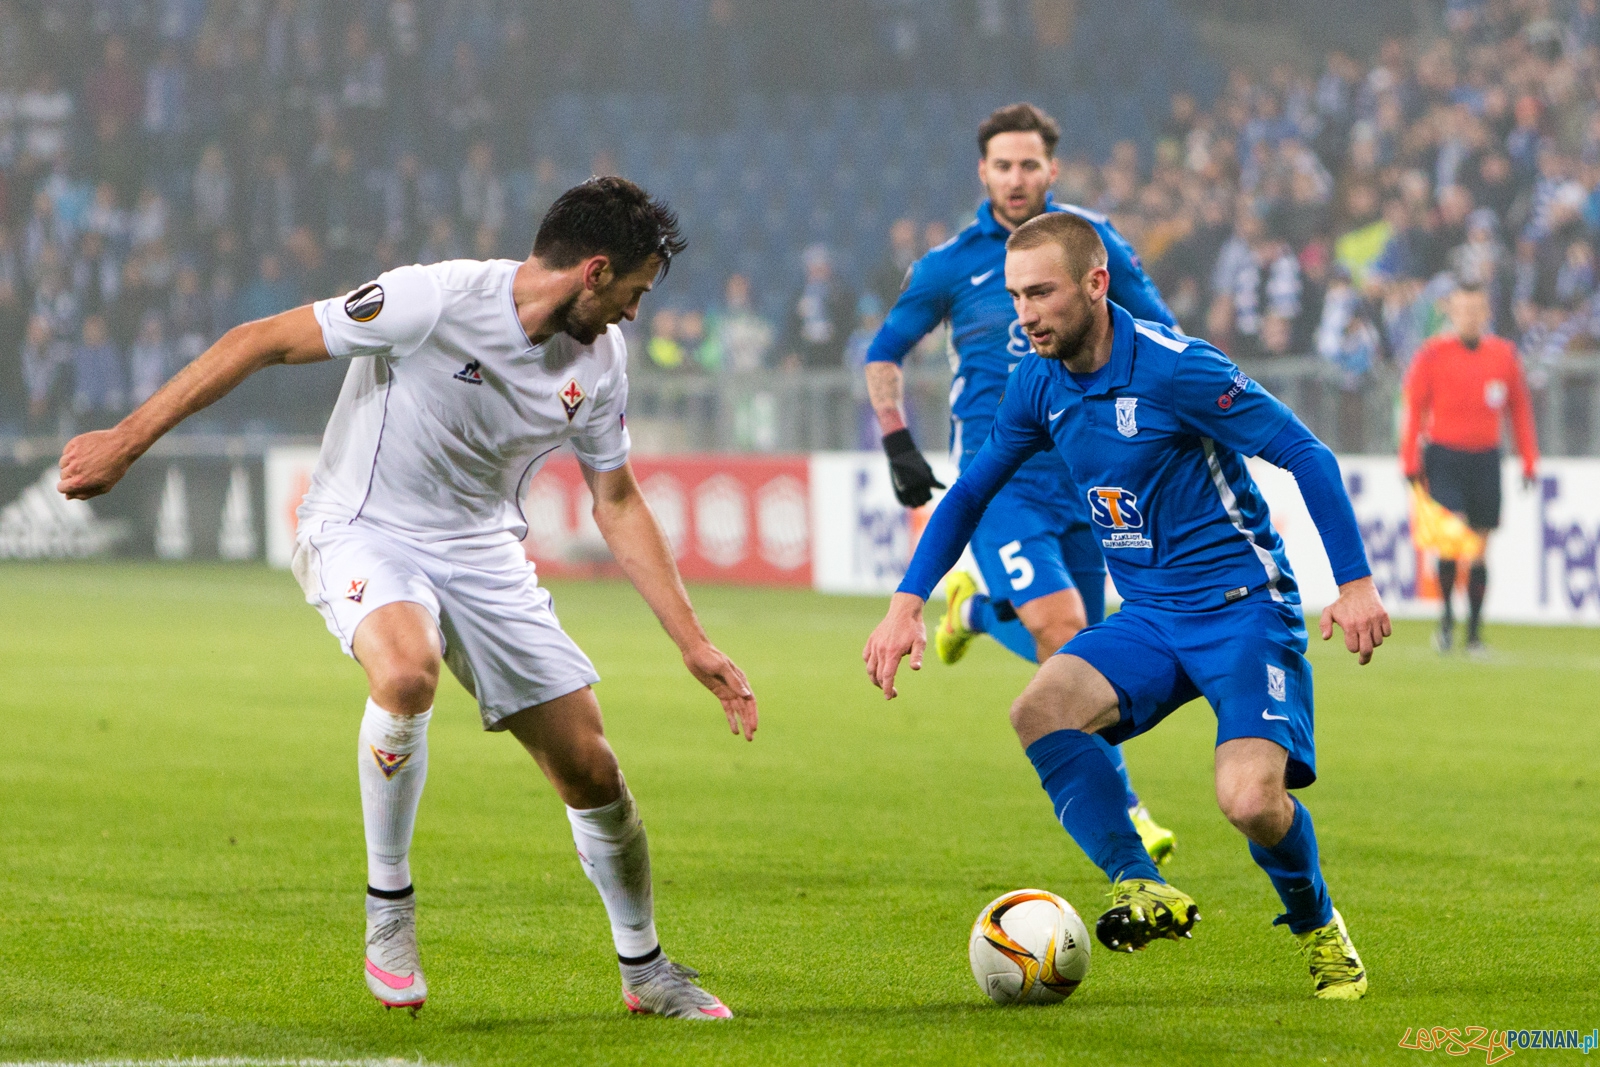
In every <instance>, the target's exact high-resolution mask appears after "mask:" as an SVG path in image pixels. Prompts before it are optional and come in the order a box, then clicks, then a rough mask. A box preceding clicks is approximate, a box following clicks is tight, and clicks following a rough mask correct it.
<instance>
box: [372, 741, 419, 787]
mask: <svg viewBox="0 0 1600 1067" xmlns="http://www.w3.org/2000/svg"><path fill="white" fill-rule="evenodd" d="M367 747H368V748H370V749H371V750H372V758H373V759H375V760H377V761H378V770H380V771H382V772H383V776H384V778H386V779H387V778H393V777H394V776H395V772H397V771H398V770H399V769H400V768H401V767H404V766H405V765H406V760H408V759H410V758H411V753H409V752H407V753H406V754H405V755H403V756H402V755H396V754H395V753H393V752H385V751H384V750H383V749H381V748H379V747H378V746H377V745H368V746H367Z"/></svg>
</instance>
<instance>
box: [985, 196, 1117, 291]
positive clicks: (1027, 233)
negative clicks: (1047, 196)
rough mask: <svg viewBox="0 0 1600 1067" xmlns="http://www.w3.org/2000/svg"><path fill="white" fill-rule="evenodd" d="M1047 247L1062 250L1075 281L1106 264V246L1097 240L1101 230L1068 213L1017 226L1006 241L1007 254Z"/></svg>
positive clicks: (1051, 213)
mask: <svg viewBox="0 0 1600 1067" xmlns="http://www.w3.org/2000/svg"><path fill="white" fill-rule="evenodd" d="M1046 244H1055V245H1058V246H1059V247H1060V248H1061V254H1062V256H1063V257H1064V258H1065V259H1066V261H1067V270H1069V271H1071V272H1072V277H1073V278H1074V280H1076V279H1079V278H1082V277H1083V276H1084V275H1085V274H1088V273H1089V272H1090V271H1091V270H1093V269H1094V268H1096V267H1103V266H1105V265H1106V243H1105V242H1104V241H1102V240H1100V231H1098V230H1096V229H1095V228H1094V224H1093V223H1092V222H1090V221H1089V220H1088V219H1086V218H1084V217H1083V216H1081V215H1076V214H1074V213H1072V212H1070V211H1046V212H1045V213H1044V214H1043V215H1035V216H1034V217H1033V218H1031V219H1029V220H1028V221H1027V222H1024V223H1023V224H1022V225H1021V226H1018V227H1017V232H1016V233H1013V234H1012V235H1011V238H1010V239H1009V240H1008V241H1006V251H1007V252H1012V251H1022V250H1024V249H1028V248H1038V247H1039V246H1041V245H1046Z"/></svg>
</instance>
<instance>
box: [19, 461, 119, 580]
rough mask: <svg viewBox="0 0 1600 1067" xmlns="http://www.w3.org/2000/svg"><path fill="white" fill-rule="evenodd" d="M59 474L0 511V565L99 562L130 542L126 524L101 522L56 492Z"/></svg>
mask: <svg viewBox="0 0 1600 1067" xmlns="http://www.w3.org/2000/svg"><path fill="white" fill-rule="evenodd" d="M60 480H61V471H60V470H59V469H57V468H55V467H51V468H49V469H48V470H46V471H45V472H44V473H43V474H41V475H40V476H39V480H38V481H36V482H34V483H33V484H32V485H30V486H28V487H27V488H26V489H24V490H23V491H22V494H21V495H20V496H18V497H17V499H16V500H14V501H12V502H11V503H9V504H7V505H6V506H5V507H3V508H0V559H63V558H67V559H79V558H82V557H85V556H101V555H105V554H107V553H108V552H110V551H111V550H112V549H113V548H115V547H116V546H117V545H118V544H120V543H121V542H123V541H125V540H127V539H128V535H129V532H130V531H129V529H128V524H127V523H126V522H123V521H121V520H117V519H109V520H108V519H102V518H99V517H98V516H96V515H95V513H94V509H93V508H91V507H90V506H89V503H88V501H85V500H68V499H67V498H66V497H64V496H62V495H61V494H60V493H58V492H56V482H58V481H60Z"/></svg>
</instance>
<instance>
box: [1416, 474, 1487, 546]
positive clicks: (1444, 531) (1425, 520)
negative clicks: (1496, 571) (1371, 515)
mask: <svg viewBox="0 0 1600 1067" xmlns="http://www.w3.org/2000/svg"><path fill="white" fill-rule="evenodd" d="M1411 543H1412V544H1414V545H1416V546H1417V547H1418V548H1420V549H1423V550H1425V551H1428V552H1432V553H1433V554H1434V555H1436V556H1438V557H1439V558H1440V559H1477V558H1478V557H1479V556H1481V555H1483V538H1482V537H1480V536H1479V535H1478V534H1476V533H1474V532H1473V530H1472V527H1470V526H1468V525H1467V524H1466V522H1464V521H1463V520H1462V518H1461V516H1460V515H1457V514H1456V513H1455V512H1453V511H1451V510H1450V509H1449V508H1447V507H1445V506H1444V505H1443V504H1441V503H1439V502H1438V501H1437V500H1435V499H1433V497H1431V496H1429V495H1428V491H1427V490H1426V489H1424V488H1422V486H1421V485H1419V484H1416V483H1412V486H1411Z"/></svg>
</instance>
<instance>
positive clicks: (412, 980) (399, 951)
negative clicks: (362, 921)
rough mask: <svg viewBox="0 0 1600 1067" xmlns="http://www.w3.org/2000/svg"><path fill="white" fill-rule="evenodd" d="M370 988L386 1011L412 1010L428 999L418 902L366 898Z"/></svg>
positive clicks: (415, 900)
mask: <svg viewBox="0 0 1600 1067" xmlns="http://www.w3.org/2000/svg"><path fill="white" fill-rule="evenodd" d="M367 988H368V989H369V990H371V991H372V995H373V996H375V997H377V998H378V1003H380V1004H382V1005H383V1006H384V1007H385V1008H410V1009H411V1014H413V1015H415V1014H416V1013H417V1010H418V1009H419V1008H421V1007H422V1005H423V1002H425V1001H426V1000H427V999H428V983H427V981H426V980H425V979H424V978H423V977H422V963H421V962H420V961H419V960H418V958H417V898H416V896H415V895H411V896H406V897H403V898H402V899H400V900H385V899H383V898H382V897H375V896H372V895H371V894H368V895H367Z"/></svg>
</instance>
